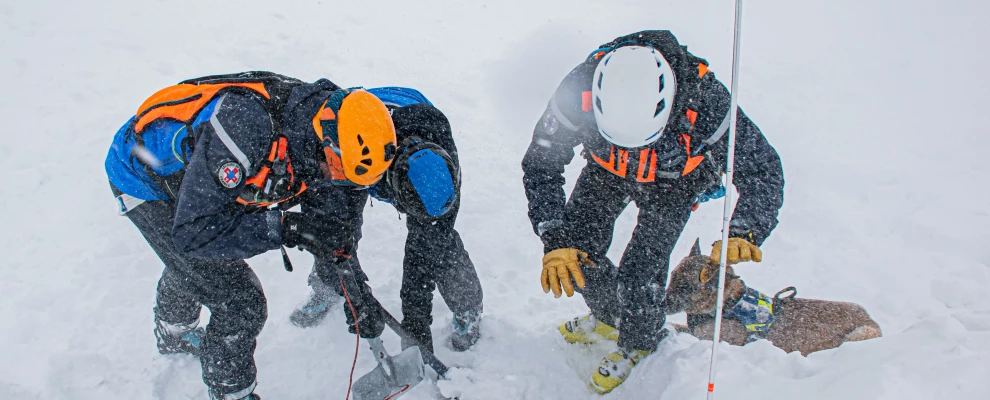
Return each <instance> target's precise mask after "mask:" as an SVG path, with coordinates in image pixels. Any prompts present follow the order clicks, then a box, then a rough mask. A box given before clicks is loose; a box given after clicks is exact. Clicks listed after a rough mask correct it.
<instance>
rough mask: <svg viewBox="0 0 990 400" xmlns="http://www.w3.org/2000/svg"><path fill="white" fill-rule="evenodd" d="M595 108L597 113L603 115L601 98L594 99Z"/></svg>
mask: <svg viewBox="0 0 990 400" xmlns="http://www.w3.org/2000/svg"><path fill="white" fill-rule="evenodd" d="M595 106H597V107H598V112H600V113H605V111H602V98H601V97H595Z"/></svg>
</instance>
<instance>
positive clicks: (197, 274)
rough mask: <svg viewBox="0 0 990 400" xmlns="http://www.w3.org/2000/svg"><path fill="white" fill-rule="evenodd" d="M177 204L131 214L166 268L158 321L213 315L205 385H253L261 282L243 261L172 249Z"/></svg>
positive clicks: (149, 205) (262, 308) (262, 311)
mask: <svg viewBox="0 0 990 400" xmlns="http://www.w3.org/2000/svg"><path fill="white" fill-rule="evenodd" d="M174 215H175V203H174V202H172V201H149V202H146V203H144V204H141V205H140V206H138V207H137V208H135V209H133V210H131V211H130V212H128V213H127V217H128V218H130V220H131V222H133V223H134V225H135V226H137V228H138V230H139V231H141V234H142V235H144V238H145V240H147V241H148V244H149V245H151V248H152V249H154V250H155V253H157V254H158V257H159V258H161V260H162V262H163V263H165V270H164V271H163V272H162V277H161V279H160V280H159V281H158V295H157V305H156V307H155V316H156V317H157V318H159V319H161V320H163V321H165V322H169V323H172V324H189V323H192V322H194V321H196V319H198V318H199V313H200V309H201V307H202V306H205V307H206V308H208V309H209V310H210V322H209V324H208V325H207V326H206V339H205V340H204V342H203V344H202V347H201V349H200V363H201V365H202V368H203V381H204V382H206V384H207V385H208V386H210V387H211V388H213V389H215V390H218V391H219V392H220V393H232V392H236V391H238V390H241V389H244V388H246V387H248V386H250V385H251V384H253V383H254V382H255V379H256V377H257V369H256V367H255V364H254V349H255V347H256V345H257V340H256V338H257V337H258V334H260V333H261V328H262V327H263V326H264V325H265V320H266V319H267V318H268V305H267V303H266V300H265V293H264V292H263V291H262V288H261V282H260V281H259V280H258V277H257V276H256V275H255V274H254V271H252V270H251V268H250V267H249V266H248V265H247V263H246V262H244V260H207V259H195V258H190V257H186V256H183V255H182V254H180V253H179V252H178V251H177V250H176V248H175V246H174V245H173V244H172V236H171V232H172V225H173V222H174Z"/></svg>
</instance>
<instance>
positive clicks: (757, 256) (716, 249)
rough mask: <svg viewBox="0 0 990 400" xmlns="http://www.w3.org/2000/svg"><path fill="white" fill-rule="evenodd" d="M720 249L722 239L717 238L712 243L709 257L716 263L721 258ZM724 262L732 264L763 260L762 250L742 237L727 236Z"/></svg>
mask: <svg viewBox="0 0 990 400" xmlns="http://www.w3.org/2000/svg"><path fill="white" fill-rule="evenodd" d="M721 251H722V241H721V240H719V241H717V242H715V243H714V244H712V256H711V259H712V261H714V262H715V263H716V264H718V263H719V261H720V260H721V255H722V254H721ZM725 258H726V264H727V265H732V264H737V263H740V262H743V261H755V262H760V261H763V251H761V250H760V248H759V247H757V246H756V245H755V244H752V243H750V242H749V241H748V240H746V239H743V238H738V237H734V238H729V247H728V253H726V257H725Z"/></svg>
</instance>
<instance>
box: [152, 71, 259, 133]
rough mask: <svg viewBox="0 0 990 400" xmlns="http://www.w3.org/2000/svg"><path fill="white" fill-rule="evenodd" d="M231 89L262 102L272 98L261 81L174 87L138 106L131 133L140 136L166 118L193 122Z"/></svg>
mask: <svg viewBox="0 0 990 400" xmlns="http://www.w3.org/2000/svg"><path fill="white" fill-rule="evenodd" d="M232 87H242V88H246V89H249V90H252V91H254V92H257V93H258V94H260V95H262V96H264V97H265V99H269V98H271V96H270V95H269V94H268V91H267V90H266V89H265V84H264V83H261V82H251V83H217V84H204V85H193V84H187V83H183V84H178V85H173V86H169V87H167V88H164V89H162V90H159V91H158V92H155V94H153V95H151V97H149V98H148V99H147V100H145V101H144V103H142V104H141V107H138V110H137V114H135V115H136V116H137V121H136V122H135V124H134V132H136V133H140V132H141V131H142V130H143V129H144V127H145V126H147V125H148V124H149V123H151V121H154V120H156V119H159V118H169V119H173V120H176V121H180V122H184V123H189V122H192V120H193V119H195V118H196V114H198V113H199V110H201V109H203V107H205V106H206V105H207V104H209V103H210V101H211V100H213V98H214V97H216V95H217V93H219V92H220V91H221V90H223V89H227V88H232Z"/></svg>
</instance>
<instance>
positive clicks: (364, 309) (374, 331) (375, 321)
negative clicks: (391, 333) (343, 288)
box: [344, 282, 385, 339]
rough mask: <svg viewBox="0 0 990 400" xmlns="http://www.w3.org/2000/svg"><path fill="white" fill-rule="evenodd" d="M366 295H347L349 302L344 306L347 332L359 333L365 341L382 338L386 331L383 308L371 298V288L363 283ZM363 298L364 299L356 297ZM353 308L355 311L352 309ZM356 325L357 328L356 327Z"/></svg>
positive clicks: (361, 284)
mask: <svg viewBox="0 0 990 400" xmlns="http://www.w3.org/2000/svg"><path fill="white" fill-rule="evenodd" d="M358 285H359V286H361V287H362V290H363V291H364V293H350V292H348V293H347V298H348V299H347V300H345V301H346V303H345V304H344V316H345V317H346V319H347V331H348V332H350V333H358V331H360V336H361V337H362V338H364V339H374V338H376V337H379V336H381V334H382V332H384V331H385V314H384V313H382V309H381V306H380V305H378V302H377V301H375V299H374V298H373V297H371V288H370V287H368V284H367V283H365V282H361V283H359V284H358ZM356 296H362V297H360V298H359V297H356ZM352 306H353V310H352V309H351V307H352ZM354 314H357V324H355V323H354ZM355 325H356V327H355Z"/></svg>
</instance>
